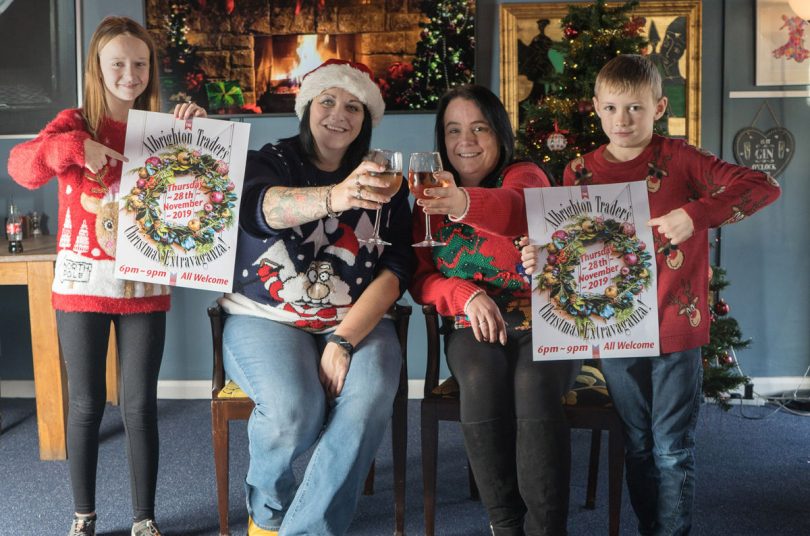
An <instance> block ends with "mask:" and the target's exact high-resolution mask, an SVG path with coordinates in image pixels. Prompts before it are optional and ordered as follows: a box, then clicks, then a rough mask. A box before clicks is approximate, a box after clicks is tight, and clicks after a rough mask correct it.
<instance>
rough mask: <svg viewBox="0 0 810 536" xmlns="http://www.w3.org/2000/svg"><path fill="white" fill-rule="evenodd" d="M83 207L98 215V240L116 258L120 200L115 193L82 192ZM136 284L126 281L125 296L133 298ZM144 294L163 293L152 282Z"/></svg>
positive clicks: (146, 287)
mask: <svg viewBox="0 0 810 536" xmlns="http://www.w3.org/2000/svg"><path fill="white" fill-rule="evenodd" d="M81 204H82V208H83V209H84V210H86V211H87V212H89V213H91V214H95V215H96V227H95V231H96V241H97V242H98V245H99V246H100V247H101V249H103V250H104V253H106V254H107V255H109V256H110V257H113V258H115V250H116V244H117V238H118V201H117V200H116V199H115V195H114V193H113V194H108V195H106V196H105V197H93V196H90V195H87V194H85V193H82V196H81ZM135 285H136V283H135V282H133V281H124V297H125V298H132V297H133V296H134V295H135ZM143 286H144V296H156V295H159V294H162V292H160V291H157V292H156V291H155V290H156V289H155V286H154V285H152V284H151V283H143Z"/></svg>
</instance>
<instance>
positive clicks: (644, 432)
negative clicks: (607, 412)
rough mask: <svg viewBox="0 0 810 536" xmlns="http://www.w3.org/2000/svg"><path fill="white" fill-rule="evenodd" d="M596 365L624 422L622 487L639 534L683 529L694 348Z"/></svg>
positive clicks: (689, 505) (691, 445) (689, 477)
mask: <svg viewBox="0 0 810 536" xmlns="http://www.w3.org/2000/svg"><path fill="white" fill-rule="evenodd" d="M601 364H602V372H603V373H604V375H605V381H606V382H607V386H608V390H609V391H610V396H611V398H612V399H613V404H614V405H615V406H616V410H617V411H618V413H619V416H620V417H621V419H622V421H623V422H624V435H625V441H626V446H625V460H626V464H627V487H628V489H629V491H630V501H631V503H632V504H633V510H635V512H636V515H637V516H638V520H639V529H638V530H639V533H640V534H643V535H645V536H646V535H654V536H676V535H683V534H689V531H690V530H691V528H692V510H693V503H694V496H695V453H694V450H695V426H696V425H697V416H698V410H699V408H700V402H701V398H702V397H701V387H702V384H703V366H702V363H701V356H700V348H695V349H692V350H686V351H683V352H673V353H671V354H664V355H661V356H659V357H638V358H623V359H605V360H603V361H601Z"/></svg>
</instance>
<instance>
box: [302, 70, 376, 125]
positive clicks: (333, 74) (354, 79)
mask: <svg viewBox="0 0 810 536" xmlns="http://www.w3.org/2000/svg"><path fill="white" fill-rule="evenodd" d="M330 87H339V88H341V89H344V90H346V91H348V92H349V93H351V94H352V95H354V96H355V97H357V98H358V99H359V100H360V102H362V103H363V104H365V105H366V107H367V108H368V111H369V112H370V113H371V124H372V125H373V126H375V127H376V126H377V125H378V124H380V121H381V120H382V117H383V112H385V101H384V100H383V98H382V94H381V93H380V88H379V86H377V84H376V82H374V79H373V74H372V72H371V69H369V68H368V67H366V66H365V65H363V64H362V63H356V62H353V61H346V60H338V59H331V60H327V61H325V62H323V63H322V64H321V65H320V66H319V67H316V68H315V69H313V70H311V71H310V72H308V73H307V74H305V75H304V79H303V80H302V81H301V89H300V90H299V91H298V95H296V97H295V113H296V115H297V116H298V119H302V118H303V117H304V110H305V109H306V107H307V104H309V102H310V101H311V100H312V99H314V98H315V97H317V96H318V95H320V94H321V92H323V91H324V90H325V89H329V88H330Z"/></svg>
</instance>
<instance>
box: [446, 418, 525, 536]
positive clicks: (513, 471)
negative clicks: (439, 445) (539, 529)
mask: <svg viewBox="0 0 810 536" xmlns="http://www.w3.org/2000/svg"><path fill="white" fill-rule="evenodd" d="M461 429H462V430H463V431H464V445H465V447H466V449H467V457H468V458H469V459H470V465H471V466H472V471H473V476H475V483H476V484H477V485H478V492H479V494H480V496H481V502H482V503H483V504H484V507H485V508H486V509H487V514H488V515H489V520H490V527H491V529H492V534H493V535H495V536H523V517H524V516H525V514H526V505H525V504H524V503H523V499H522V498H521V497H520V490H519V489H518V481H517V468H516V466H515V429H514V425H513V424H512V423H511V422H507V421H505V420H502V419H497V420H492V421H484V422H476V423H471V424H464V423H462V425H461Z"/></svg>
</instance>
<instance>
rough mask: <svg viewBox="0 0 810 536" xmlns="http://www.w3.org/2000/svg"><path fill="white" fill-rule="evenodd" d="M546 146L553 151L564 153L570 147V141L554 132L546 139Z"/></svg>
mask: <svg viewBox="0 0 810 536" xmlns="http://www.w3.org/2000/svg"><path fill="white" fill-rule="evenodd" d="M546 145H547V146H548V148H549V149H551V150H552V151H562V150H563V149H565V146H566V145H568V140H566V139H565V136H563V135H562V134H560V133H559V132H552V133H551V134H549V136H548V139H546Z"/></svg>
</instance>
